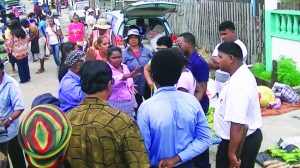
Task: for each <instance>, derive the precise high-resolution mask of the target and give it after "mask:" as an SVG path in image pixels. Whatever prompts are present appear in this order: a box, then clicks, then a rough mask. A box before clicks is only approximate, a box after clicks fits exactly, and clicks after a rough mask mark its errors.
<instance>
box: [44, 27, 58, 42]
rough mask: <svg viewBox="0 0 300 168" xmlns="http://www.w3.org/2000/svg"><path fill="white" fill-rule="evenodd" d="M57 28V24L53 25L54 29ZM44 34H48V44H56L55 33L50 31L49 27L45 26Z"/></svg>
mask: <svg viewBox="0 0 300 168" xmlns="http://www.w3.org/2000/svg"><path fill="white" fill-rule="evenodd" d="M58 29H59V27H58V26H56V25H54V30H55V31H57V30H58ZM46 34H47V35H48V37H49V42H48V43H49V44H50V45H55V44H58V42H59V41H58V37H57V35H56V34H55V32H53V31H52V29H51V27H49V26H48V27H47V28H46Z"/></svg>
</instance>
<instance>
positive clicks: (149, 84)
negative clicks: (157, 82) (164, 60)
mask: <svg viewBox="0 0 300 168" xmlns="http://www.w3.org/2000/svg"><path fill="white" fill-rule="evenodd" d="M148 86H149V88H150V89H151V90H154V83H153V82H151V83H148Z"/></svg>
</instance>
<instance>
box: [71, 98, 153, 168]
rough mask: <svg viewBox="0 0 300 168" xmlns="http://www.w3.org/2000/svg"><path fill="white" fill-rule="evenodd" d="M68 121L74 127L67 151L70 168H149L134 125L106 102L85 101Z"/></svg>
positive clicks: (141, 140)
mask: <svg viewBox="0 0 300 168" xmlns="http://www.w3.org/2000/svg"><path fill="white" fill-rule="evenodd" d="M67 118H68V119H69V120H70V123H71V125H72V128H73V131H72V137H71V139H70V145H69V149H68V152H67V161H68V162H69V163H70V166H71V167H78V168H88V167H99V168H100V167H120V168H121V167H128V168H135V167H139V168H148V167H150V165H149V159H148V156H147V152H146V149H145V145H144V141H143V139H142V137H141V133H140V131H139V128H138V126H137V124H136V122H135V121H134V120H133V119H131V117H130V116H129V115H127V114H125V113H123V112H121V111H119V110H116V109H113V108H111V107H110V106H109V105H108V103H107V102H106V101H102V100H99V99H96V98H85V99H84V100H83V101H82V102H81V103H80V105H79V106H78V107H76V108H74V109H72V110H71V111H69V112H68V113H67Z"/></svg>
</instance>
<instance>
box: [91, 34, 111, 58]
mask: <svg viewBox="0 0 300 168" xmlns="http://www.w3.org/2000/svg"><path fill="white" fill-rule="evenodd" d="M109 45H110V44H109V39H108V37H106V36H100V37H98V39H97V41H95V42H94V45H93V46H92V47H90V50H89V52H93V54H89V55H92V56H93V57H94V58H87V59H89V60H102V61H105V62H106V61H107V48H108V47H109Z"/></svg>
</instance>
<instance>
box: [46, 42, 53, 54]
mask: <svg viewBox="0 0 300 168" xmlns="http://www.w3.org/2000/svg"><path fill="white" fill-rule="evenodd" d="M47 47H48V50H49V51H50V53H51V52H52V49H51V47H50V45H49V44H47Z"/></svg>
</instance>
